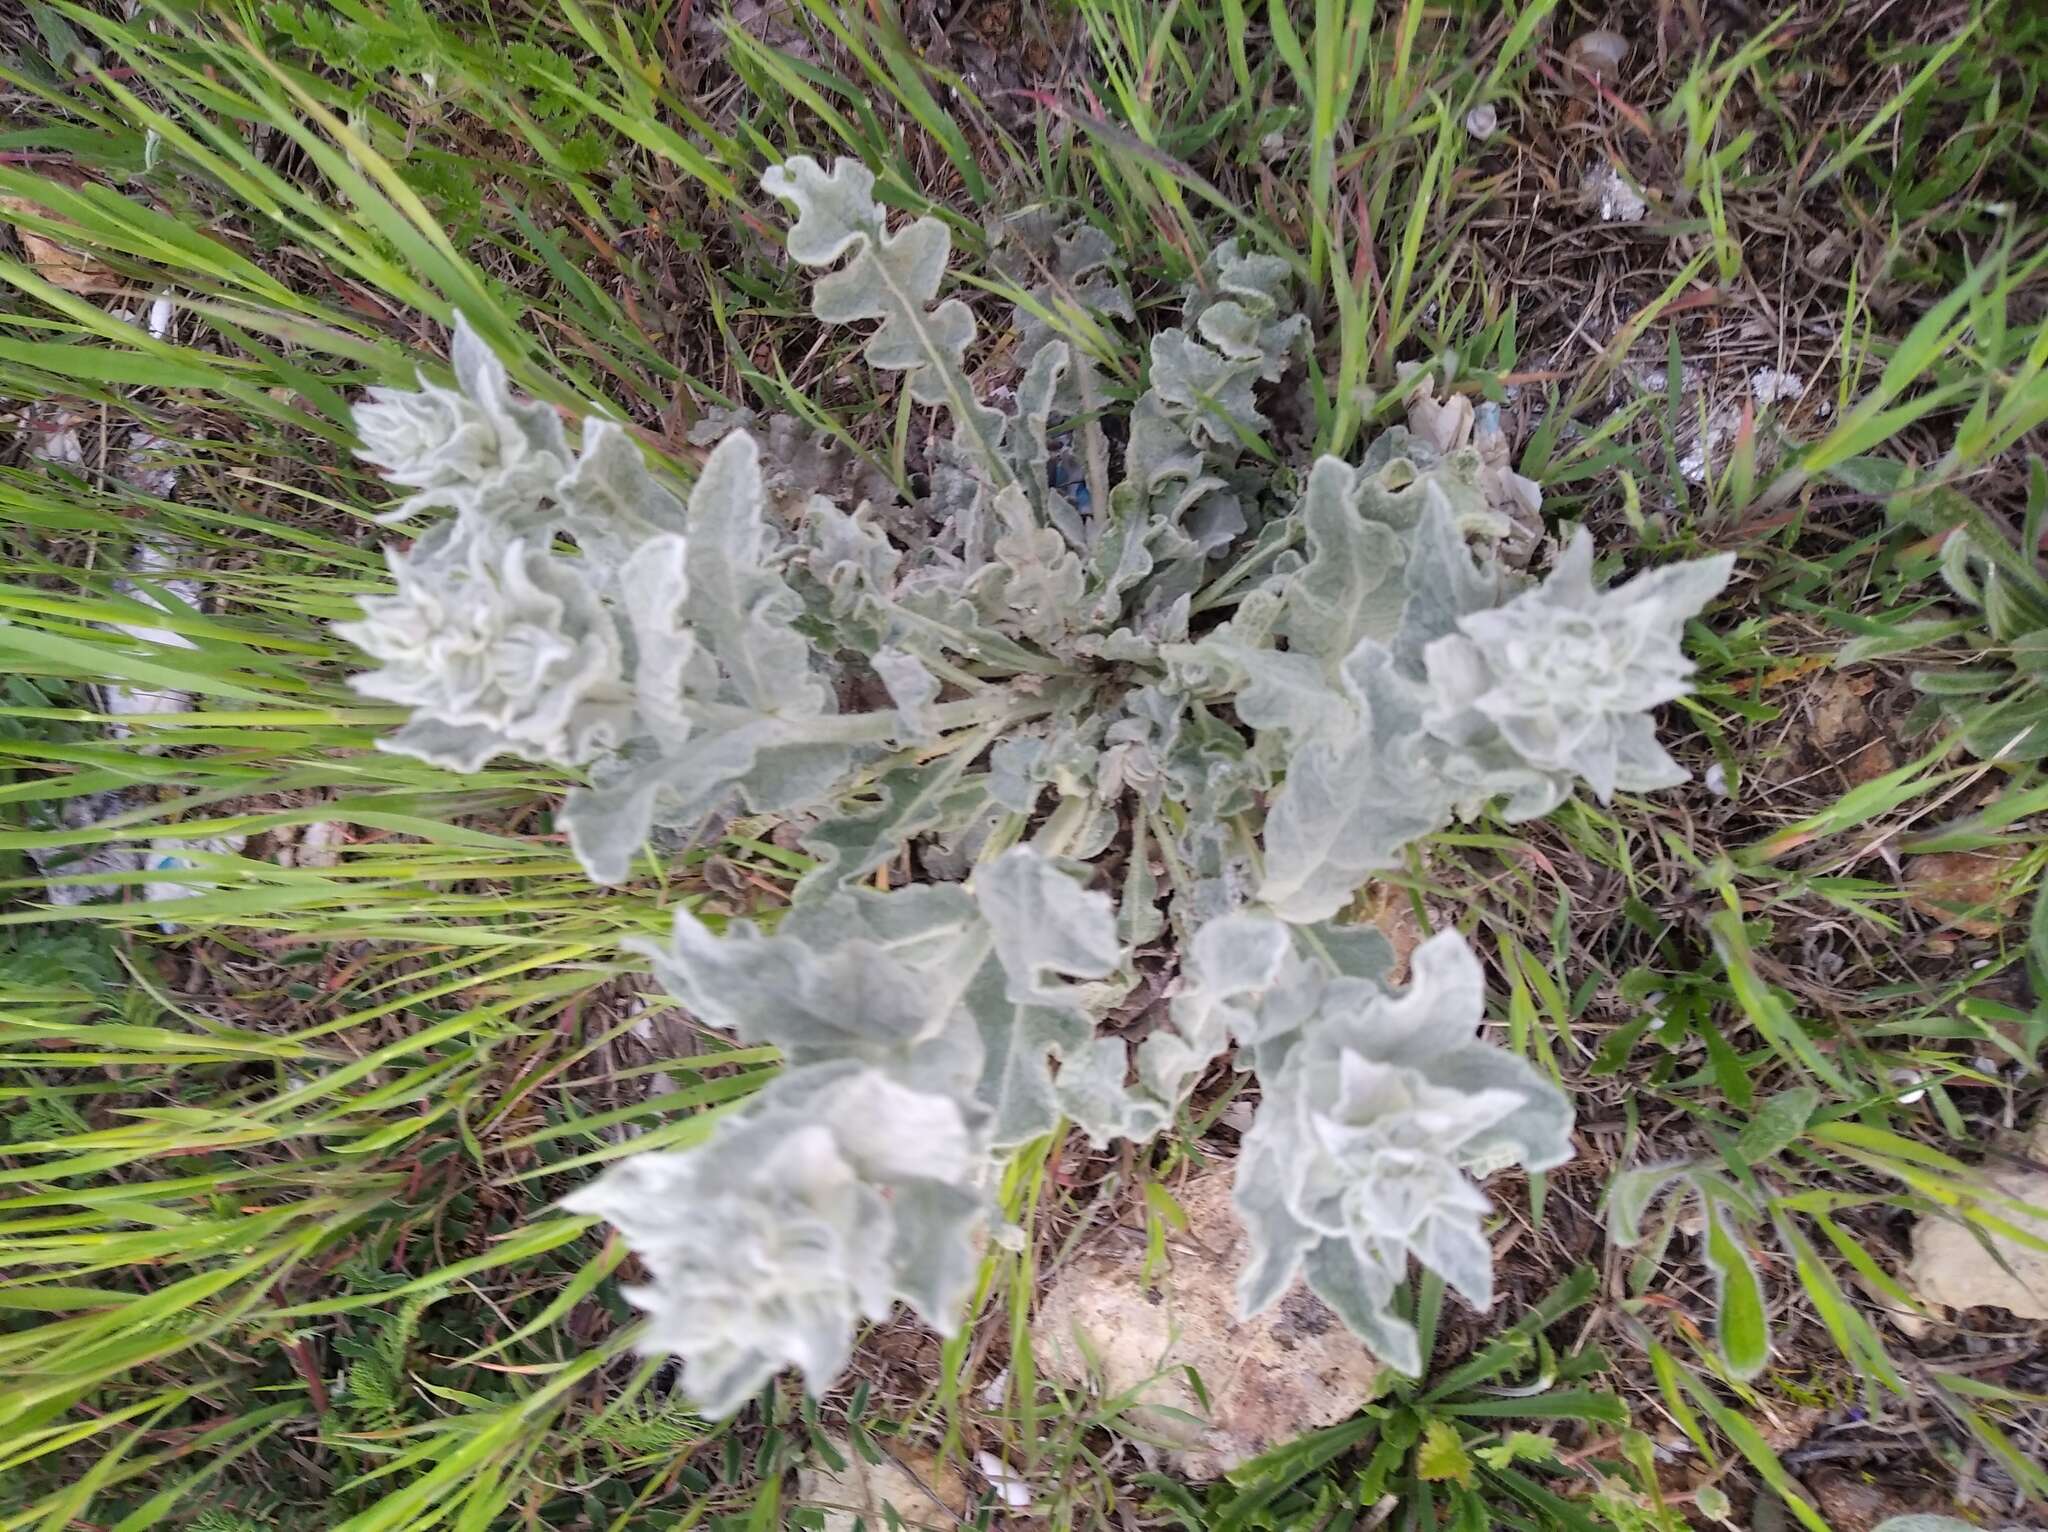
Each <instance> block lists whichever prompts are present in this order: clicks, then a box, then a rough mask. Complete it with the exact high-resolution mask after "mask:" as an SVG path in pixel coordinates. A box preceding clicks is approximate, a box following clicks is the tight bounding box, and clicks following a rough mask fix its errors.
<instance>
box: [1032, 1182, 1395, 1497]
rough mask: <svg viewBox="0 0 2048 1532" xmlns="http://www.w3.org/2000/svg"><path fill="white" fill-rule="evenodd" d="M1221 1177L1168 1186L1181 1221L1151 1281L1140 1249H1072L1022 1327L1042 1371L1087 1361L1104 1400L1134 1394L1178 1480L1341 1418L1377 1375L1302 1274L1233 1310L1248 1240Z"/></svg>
mask: <svg viewBox="0 0 2048 1532" xmlns="http://www.w3.org/2000/svg"><path fill="white" fill-rule="evenodd" d="M1230 1187H1231V1171H1230V1169H1229V1167H1227V1166H1226V1167H1223V1168H1221V1169H1217V1170H1211V1171H1209V1172H1207V1173H1206V1174H1204V1175H1201V1176H1199V1177H1197V1178H1195V1179H1193V1180H1191V1181H1189V1182H1187V1183H1186V1184H1185V1185H1183V1186H1181V1187H1179V1188H1176V1189H1175V1191H1174V1196H1175V1199H1176V1200H1177V1201H1178V1202H1179V1203H1180V1205H1181V1207H1182V1208H1183V1209H1184V1210H1185V1211H1186V1213H1187V1217H1188V1227H1187V1228H1186V1229H1185V1230H1174V1231H1170V1232H1169V1235H1168V1238H1167V1253H1168V1257H1169V1260H1170V1262H1171V1264H1170V1267H1169V1269H1168V1270H1167V1271H1165V1272H1163V1273H1159V1274H1157V1285H1156V1286H1153V1287H1148V1286H1146V1284H1145V1283H1144V1282H1143V1280H1142V1279H1141V1271H1142V1267H1143V1264H1144V1262H1143V1255H1142V1250H1141V1249H1125V1248H1119V1249H1116V1250H1109V1251H1095V1252H1090V1253H1084V1254H1082V1255H1080V1256H1078V1257H1076V1258H1075V1259H1074V1260H1073V1261H1071V1262H1070V1263H1069V1264H1068V1265H1067V1266H1066V1267H1064V1268H1063V1269H1062V1270H1061V1271H1060V1273H1059V1274H1058V1276H1057V1277H1056V1278H1055V1280H1054V1282H1053V1284H1052V1287H1051V1288H1050V1290H1049V1291H1048V1292H1047V1293H1046V1295H1045V1298H1044V1300H1043V1301H1042V1302H1041V1303H1040V1305H1039V1310H1038V1318H1037V1321H1036V1323H1035V1324H1034V1326H1033V1330H1032V1335H1033V1346H1034V1350H1035V1352H1036V1356H1037V1360H1038V1363H1039V1366H1040V1368H1041V1370H1043V1371H1044V1372H1046V1373H1048V1374H1049V1375H1051V1376H1054V1377H1057V1378H1059V1379H1061V1380H1062V1381H1063V1382H1066V1383H1069V1384H1073V1385H1075V1386H1085V1385H1087V1384H1089V1383H1090V1382H1091V1371H1092V1370H1094V1369H1099V1373H1097V1375H1096V1377H1095V1378H1094V1379H1093V1380H1092V1381H1094V1382H1095V1383H1097V1384H1098V1386H1099V1387H1100V1390H1101V1396H1102V1397H1103V1398H1105V1399H1119V1398H1123V1397H1126V1396H1135V1397H1136V1398H1137V1399H1139V1400H1140V1401H1141V1402H1140V1403H1139V1404H1137V1405H1136V1406H1134V1407H1133V1408H1131V1409H1130V1410H1129V1411H1128V1413H1127V1416H1126V1418H1127V1420H1128V1421H1129V1423H1130V1424H1131V1425H1132V1426H1133V1427H1134V1428H1136V1429H1137V1430H1139V1431H1142V1432H1143V1433H1144V1435H1145V1436H1146V1437H1148V1438H1150V1439H1154V1440H1157V1441H1159V1442H1161V1443H1164V1444H1167V1445H1168V1447H1169V1448H1170V1451H1169V1458H1170V1462H1171V1466H1172V1467H1173V1469H1174V1470H1175V1472H1176V1473H1178V1474H1179V1475H1180V1476H1181V1477H1183V1478H1187V1479H1196V1480H1201V1479H1214V1478H1218V1477H1220V1476H1221V1475H1222V1474H1224V1473H1225V1472H1227V1471H1228V1470H1230V1469H1232V1468H1234V1467H1236V1466H1237V1465H1239V1464H1240V1463H1244V1462H1246V1461H1248V1460H1250V1459H1252V1458H1255V1457H1257V1456H1258V1455H1259V1454H1260V1453H1262V1452H1265V1451H1267V1450H1269V1449H1271V1448H1273V1447H1277V1446H1280V1445H1281V1444H1282V1443H1285V1442H1289V1441H1292V1440H1293V1439H1294V1438H1295V1437H1298V1436H1300V1435H1302V1434H1303V1433H1304V1432H1308V1431H1314V1430H1317V1429H1319V1428H1321V1427H1323V1426H1329V1425H1335V1424H1336V1423H1337V1422H1338V1421H1340V1420H1345V1419H1348V1418H1349V1417H1350V1416H1352V1415H1355V1414H1356V1413H1357V1412H1358V1410H1359V1408H1360V1407H1361V1406H1362V1405H1363V1404H1365V1402H1366V1401H1367V1400H1369V1399H1370V1398H1371V1397H1372V1395H1373V1381H1374V1378H1375V1377H1376V1376H1377V1374H1378V1372H1379V1364H1378V1363H1377V1362H1376V1361H1375V1360H1374V1359H1373V1356H1372V1354H1371V1353H1370V1352H1369V1351H1367V1350H1366V1349H1365V1347H1364V1345H1363V1344H1362V1343H1361V1342H1360V1341H1359V1340H1358V1338H1357V1337H1356V1336H1354V1335H1352V1333H1351V1332H1350V1331H1349V1330H1347V1329H1345V1328H1344V1324H1343V1322H1342V1321H1341V1320H1339V1319H1338V1318H1337V1316H1336V1315H1335V1314H1334V1313H1332V1312H1331V1311H1330V1309H1329V1308H1328V1306H1327V1305H1325V1304H1324V1303H1323V1301H1322V1300H1321V1299H1319V1298H1317V1297H1316V1296H1315V1295H1314V1294H1313V1293H1311V1292H1310V1291H1309V1290H1308V1287H1307V1286H1306V1285H1305V1284H1303V1283H1296V1284H1295V1285H1294V1287H1293V1288H1291V1289H1290V1290H1289V1291H1288V1293H1287V1295H1286V1296H1285V1297H1284V1298H1282V1299H1281V1300H1280V1302H1278V1303H1276V1304H1274V1305H1273V1307H1272V1308H1270V1309H1268V1310H1267V1311H1266V1312H1265V1313H1263V1314H1261V1315H1259V1316H1258V1317H1256V1318H1255V1319H1252V1320H1250V1321H1248V1322H1246V1321H1240V1320H1239V1319H1238V1318H1237V1294H1236V1291H1235V1288H1236V1283H1237V1274H1238V1270H1239V1268H1240V1267H1241V1266H1242V1265H1243V1264H1244V1261H1245V1257H1246V1254H1247V1251H1248V1241H1247V1240H1246V1238H1245V1233H1244V1230H1243V1227H1242V1226H1241V1225H1240V1224H1239V1222H1238V1219H1237V1211H1236V1209H1235V1208H1233V1207H1232V1206H1231V1203H1230ZM1091 1357H1092V1359H1093V1368H1092V1369H1091V1363H1090V1358H1091ZM1190 1367H1192V1368H1193V1369H1194V1370H1195V1372H1196V1373H1197V1375H1198V1376H1199V1377H1200V1378H1201V1380H1202V1386H1203V1388H1204V1389H1205V1390H1206V1391H1207V1393H1208V1396H1209V1401H1210V1405H1209V1408H1208V1409H1207V1410H1204V1408H1203V1406H1202V1403H1201V1400H1200V1399H1199V1398H1198V1396H1197V1395H1196V1393H1195V1391H1194V1389H1193V1388H1192V1387H1191V1386H1190V1385H1189V1383H1188V1381H1187V1375H1186V1371H1185V1369H1187V1368H1190ZM1175 1411H1177V1412H1180V1413H1179V1414H1174V1413H1171V1412H1175ZM1190 1417H1192V1418H1190ZM1205 1419H1206V1424H1204V1423H1203V1422H1204V1420H1205Z"/></svg>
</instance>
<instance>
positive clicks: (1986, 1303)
mask: <svg viewBox="0 0 2048 1532" xmlns="http://www.w3.org/2000/svg"><path fill="white" fill-rule="evenodd" d="M2027 1152H2028V1158H2030V1159H2032V1160H2033V1161H2034V1162H2035V1164H2042V1163H2048V1117H2043V1118H2042V1120H2041V1121H2040V1122H2039V1123H2037V1124H2035V1127H2034V1136H2033V1141H2032V1143H2031V1144H2030V1145H2029V1146H2028V1151H2027ZM1985 1180H1986V1182H1987V1183H1988V1185H1989V1186H1990V1188H1991V1189H1992V1191H1994V1192H1995V1193H1997V1194H1998V1195H1999V1196H2001V1197H2010V1198H2011V1199H2012V1200H2013V1201H2014V1202H2019V1203H2023V1204H2025V1205H2026V1206H2027V1207H2029V1208H2032V1209H2035V1210H2036V1211H2035V1213H2034V1214H2033V1215H2032V1216H2030V1215H2029V1214H2028V1213H2025V1212H2022V1211H2021V1210H2020V1209H2019V1208H2016V1207H2012V1206H2010V1205H2009V1204H2007V1203H2004V1202H1991V1203H1987V1204H1986V1205H1985V1211H1986V1212H1987V1213H1989V1214H1991V1215H1992V1216H1993V1217H1995V1218H1999V1219H2002V1220H2004V1221H2005V1222H2006V1223H2009V1224H2011V1225H2012V1226H2013V1227H2015V1228H2018V1229H2024V1230H2026V1231H2027V1232H2028V1233H2029V1234H2031V1235H2033V1236H2035V1237H2036V1238H2039V1239H2048V1170H2036V1169H2034V1168H2032V1167H2031V1166H2026V1165H1998V1166H1996V1167H1995V1168H1993V1169H1991V1170H1990V1172H1989V1173H1988V1174H1987V1175H1986V1177H1985ZM1984 1239H1988V1240H1989V1241H1990V1245H1991V1248H1992V1249H1993V1250H1995V1251H1997V1252H1998V1259H1997V1260H1994V1259H1992V1257H1991V1256H1990V1255H1988V1254H1986V1253H1985V1249H1984V1245H1983V1243H1982V1242H1981V1241H1982V1240H1984ZM2001 1261H2002V1262H2003V1263H2004V1264H2003V1265H2001V1264H2000V1262H2001ZM1906 1277H1907V1281H1908V1285H1909V1286H1910V1287H1911V1288H1912V1289H1913V1291H1914V1292H1915V1293H1917V1294H1918V1295H1919V1297H1920V1300H1921V1301H1922V1302H1923V1303H1928V1304H1939V1305H1941V1306H1943V1307H1946V1308H1951V1309H1974V1308H1997V1309H2004V1310H2006V1311H2007V1312H2009V1313H2010V1314H2012V1316H2013V1317H2014V1318H2016V1319H2023V1320H2024V1319H2048V1250H2041V1249H2037V1248H2035V1247H2034V1246H2031V1245H2023V1244H2021V1243H2020V1242H2019V1241H2017V1240H2014V1239H2010V1238H2008V1237H2007V1236H2005V1235H2003V1234H1999V1233H1996V1232H1993V1231H1989V1230H1983V1231H1979V1230H1977V1229H1974V1228H1972V1227H1971V1226H1968V1225H1965V1224H1964V1223H1963V1222H1962V1221H1961V1220H1960V1219H1955V1218H1923V1219H1921V1220H1920V1222H1919V1223H1917V1224H1915V1225H1914V1226H1913V1259H1912V1262H1911V1264H1910V1265H1908V1266H1907V1268H1906ZM1913 1328H1916V1329H1917V1328H1918V1327H1917V1326H1915V1327H1913Z"/></svg>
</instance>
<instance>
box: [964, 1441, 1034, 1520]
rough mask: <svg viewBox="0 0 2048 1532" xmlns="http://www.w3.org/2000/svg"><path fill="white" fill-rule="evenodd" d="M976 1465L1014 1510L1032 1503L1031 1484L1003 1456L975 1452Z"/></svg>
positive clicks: (1000, 1496)
mask: <svg viewBox="0 0 2048 1532" xmlns="http://www.w3.org/2000/svg"><path fill="white" fill-rule="evenodd" d="M974 1466H975V1467H976V1468H979V1469H980V1470H981V1476H982V1477H983V1478H984V1479H986V1480H988V1482H989V1487H990V1488H992V1489H993V1490H994V1491H995V1492H996V1497H997V1498H998V1499H1000V1500H1001V1501H1002V1502H1003V1504H1004V1505H1006V1506H1008V1507H1009V1508H1010V1509H1011V1510H1013V1511H1021V1510H1023V1509H1024V1508H1025V1507H1026V1506H1028V1505H1030V1504H1031V1485H1030V1483H1029V1482H1028V1481H1026V1480H1025V1479H1023V1478H1021V1477H1019V1476H1018V1475H1017V1474H1016V1473H1015V1472H1014V1471H1013V1470H1012V1469H1011V1467H1010V1465H1009V1464H1008V1463H1005V1462H1004V1461H1003V1460H1002V1459H1001V1458H999V1457H997V1456H996V1455H995V1454H994V1453H993V1452H977V1453H975V1454H974Z"/></svg>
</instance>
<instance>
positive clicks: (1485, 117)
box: [1465, 101, 1500, 144]
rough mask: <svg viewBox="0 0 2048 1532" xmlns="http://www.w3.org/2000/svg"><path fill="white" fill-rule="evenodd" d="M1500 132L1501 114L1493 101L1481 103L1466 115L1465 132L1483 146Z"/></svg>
mask: <svg viewBox="0 0 2048 1532" xmlns="http://www.w3.org/2000/svg"><path fill="white" fill-rule="evenodd" d="M1499 130H1500V113H1499V112H1497V111H1495V110H1494V107H1493V103H1492V102H1491V101H1486V102H1481V103H1480V104H1479V105H1478V106H1475V107H1473V108H1472V110H1471V111H1469V112H1467V113H1466V114H1465V131H1466V132H1467V133H1470V134H1471V135H1472V136H1473V137H1474V138H1476V139H1478V140H1479V141H1480V142H1481V143H1482V144H1483V143H1485V142H1486V141H1487V140H1488V139H1489V138H1491V137H1493V135H1494V134H1495V133H1497V132H1498V131H1499Z"/></svg>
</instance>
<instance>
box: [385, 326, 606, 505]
mask: <svg viewBox="0 0 2048 1532" xmlns="http://www.w3.org/2000/svg"><path fill="white" fill-rule="evenodd" d="M453 361H454V366H455V380H456V386H455V387H454V388H443V387H442V386H441V385H439V384H437V383H429V382H428V381H427V380H426V379H425V378H424V377H422V378H421V379H420V386H419V388H418V390H417V391H410V390H405V389H396V388H373V389H370V390H369V392H368V393H367V395H366V396H365V397H364V399H363V400H362V401H361V402H360V403H358V404H357V405H356V407H355V409H354V411H353V419H354V423H355V428H356V436H357V438H358V439H359V440H360V441H361V443H362V445H361V446H360V447H359V448H358V449H357V451H356V456H358V457H360V458H362V459H363V460H364V461H365V462H367V463H369V464H371V465H372V466H373V467H376V468H378V469H380V470H381V471H382V472H383V474H384V477H385V478H386V479H387V480H388V481H389V482H391V483H393V484H396V485H398V486H400V487H401V488H403V489H407V490H410V491H411V493H410V494H409V495H407V496H406V498H405V499H404V500H402V501H401V502H399V504H398V505H397V506H396V507H394V508H393V509H392V510H390V511H388V512H386V513H385V514H384V515H383V516H381V517H379V518H378V519H379V520H380V521H385V522H399V521H405V520H407V519H409V518H411V517H413V516H416V515H418V514H419V513H420V512H421V511H424V510H428V509H431V508H433V507H435V506H447V507H451V508H453V509H455V510H457V511H460V512H463V513H464V514H466V515H470V516H482V517H485V518H487V519H489V520H492V521H494V522H495V523H496V524H497V525H498V527H499V529H500V530H501V531H505V532H511V533H532V532H533V531H535V530H536V528H535V526H534V525H533V523H534V521H535V520H536V518H537V508H538V505H539V502H540V500H541V498H542V497H543V496H544V495H548V494H550V493H552V492H553V490H554V487H555V485H556V483H557V482H558V481H559V480H560V479H561V477H562V475H563V474H564V473H566V472H567V471H568V466H569V464H568V450H567V448H566V446H565V445H564V443H563V440H562V423H561V421H560V420H559V419H558V418H557V417H556V415H555V412H554V410H553V409H552V408H551V407H550V406H548V405H545V404H540V403H537V402H535V401H533V400H519V399H514V398H513V397H512V390H511V386H510V384H509V383H508V382H507V381H506V377H505V369H504V366H503V365H502V364H501V363H500V362H499V361H498V359H497V357H496V356H494V355H493V354H492V353H491V349H490V347H488V346H486V345H485V344H484V343H483V341H482V340H481V339H480V338H479V337H478V336H477V334H476V332H475V330H473V329H472V328H471V327H470V324H469V320H468V318H467V317H466V316H464V315H462V314H461V313H457V315H456V316H455V338H454V344H453Z"/></svg>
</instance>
